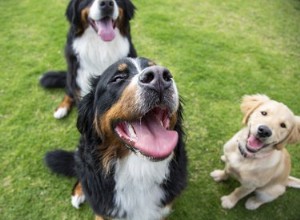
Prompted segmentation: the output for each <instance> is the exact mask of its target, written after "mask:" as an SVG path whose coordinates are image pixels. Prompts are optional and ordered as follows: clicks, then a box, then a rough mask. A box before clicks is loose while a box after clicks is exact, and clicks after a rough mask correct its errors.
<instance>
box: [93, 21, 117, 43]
mask: <svg viewBox="0 0 300 220" xmlns="http://www.w3.org/2000/svg"><path fill="white" fill-rule="evenodd" d="M95 24H96V26H97V29H98V35H99V36H100V37H101V38H102V40H104V41H112V40H113V39H114V38H115V35H116V34H115V31H114V28H113V22H112V20H111V19H102V20H100V21H95Z"/></svg>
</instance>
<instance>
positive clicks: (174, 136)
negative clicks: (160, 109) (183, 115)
mask: <svg viewBox="0 0 300 220" xmlns="http://www.w3.org/2000/svg"><path fill="white" fill-rule="evenodd" d="M131 125H132V126H133V127H134V130H135V134H136V136H137V137H136V142H135V143H134V147H135V148H137V149H139V150H140V152H141V153H142V154H144V155H146V156H151V157H154V158H164V157H167V156H168V155H170V154H171V153H172V151H173V150H174V148H175V147H176V145H177V142H178V133H177V132H176V131H170V130H167V129H165V128H164V127H163V126H162V125H161V122H160V121H159V120H158V119H157V118H156V116H155V115H154V114H149V115H147V117H144V118H143V120H142V121H141V122H139V121H137V122H133V123H131Z"/></svg>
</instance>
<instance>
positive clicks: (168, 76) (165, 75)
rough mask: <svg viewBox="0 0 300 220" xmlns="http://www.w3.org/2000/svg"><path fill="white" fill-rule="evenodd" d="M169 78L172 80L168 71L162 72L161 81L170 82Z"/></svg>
mask: <svg viewBox="0 0 300 220" xmlns="http://www.w3.org/2000/svg"><path fill="white" fill-rule="evenodd" d="M171 78H172V75H171V73H170V72H169V71H168V70H164V72H163V79H164V80H165V81H167V82H168V81H171Z"/></svg>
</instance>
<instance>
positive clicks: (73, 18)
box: [66, 0, 81, 30]
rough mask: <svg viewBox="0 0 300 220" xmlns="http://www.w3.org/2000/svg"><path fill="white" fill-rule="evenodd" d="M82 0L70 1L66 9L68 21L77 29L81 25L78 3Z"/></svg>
mask: <svg viewBox="0 0 300 220" xmlns="http://www.w3.org/2000/svg"><path fill="white" fill-rule="evenodd" d="M79 2H80V0H71V1H70V2H69V5H68V7H67V10H66V17H67V19H68V21H69V22H70V24H71V26H72V28H75V30H76V29H77V28H78V27H80V22H81V21H80V16H79V17H78V16H77V15H76V13H77V9H78V5H79Z"/></svg>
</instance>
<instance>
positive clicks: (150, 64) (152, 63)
mask: <svg viewBox="0 0 300 220" xmlns="http://www.w3.org/2000/svg"><path fill="white" fill-rule="evenodd" d="M148 65H149V66H155V65H156V63H155V62H154V61H149V62H148Z"/></svg>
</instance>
